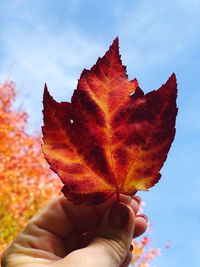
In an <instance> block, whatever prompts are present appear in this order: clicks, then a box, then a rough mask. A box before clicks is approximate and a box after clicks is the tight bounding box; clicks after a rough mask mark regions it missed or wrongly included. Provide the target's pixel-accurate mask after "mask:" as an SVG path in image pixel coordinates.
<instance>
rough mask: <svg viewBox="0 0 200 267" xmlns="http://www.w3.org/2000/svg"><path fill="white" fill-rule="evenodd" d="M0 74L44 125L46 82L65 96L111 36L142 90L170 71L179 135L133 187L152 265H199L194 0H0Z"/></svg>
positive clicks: (199, 110)
mask: <svg viewBox="0 0 200 267" xmlns="http://www.w3.org/2000/svg"><path fill="white" fill-rule="evenodd" d="M0 4H1V7H0V25H1V26H0V59H1V60H0V82H3V81H4V80H5V79H8V78H9V79H11V80H13V81H15V83H16V85H17V88H18V95H19V97H18V102H17V107H18V108H21V107H23V108H24V109H26V110H27V111H28V112H29V115H30V119H29V127H30V129H31V131H32V130H33V129H34V128H37V129H38V128H39V127H40V126H41V124H42V121H41V118H42V115H41V109H42V106H41V102H42V93H43V86H44V83H45V82H47V84H48V87H49V90H50V92H51V94H52V95H53V96H54V97H55V99H57V100H59V101H60V100H70V97H71V95H72V92H73V90H74V89H75V87H76V83H77V79H78V78H79V75H80V73H81V71H82V69H83V68H84V67H86V68H90V67H91V66H92V65H93V64H94V63H95V62H96V59H97V57H99V56H102V55H103V54H104V52H105V51H106V50H107V48H108V47H109V45H110V44H111V43H112V41H113V39H114V38H115V37H116V36H119V39H120V51H121V54H122V60H123V63H124V64H125V65H127V70H128V74H129V78H130V79H132V78H134V77H137V78H138V80H139V82H140V85H141V87H142V88H143V90H144V91H145V92H148V91H150V90H153V89H157V88H158V87H160V85H161V84H162V83H164V82H165V81H166V80H167V78H168V77H169V76H170V74H171V73H172V72H175V73H176V75H177V79H178V88H179V95H178V106H179V113H178V119H177V134H176V138H175V141H174V143H173V146H172V148H171V150H170V153H169V156H168V159H167V162H166V164H165V166H164V168H163V169H162V171H161V172H162V175H163V176H162V179H161V181H160V183H159V184H157V185H156V186H155V187H154V188H152V189H151V190H150V191H149V192H147V193H140V195H141V196H142V197H143V199H144V201H145V202H146V208H145V210H146V213H147V215H148V216H149V218H150V221H151V222H152V223H153V226H152V229H151V231H152V232H153V234H152V245H154V246H159V247H161V248H163V247H164V245H165V242H166V241H168V240H169V241H170V242H171V249H169V250H165V249H164V248H163V250H162V256H161V257H159V258H158V259H157V260H156V261H155V264H156V266H157V267H169V266H170V267H177V266H181V267H186V266H187V267H188V266H192V267H196V266H200V257H199V241H200V174H199V166H200V156H199V151H200V141H199V138H200V123H199V118H200V93H199V91H200V86H199V77H200V49H199V44H200V16H199V14H200V1H199V0H190V1H188V0H177V1H173V0H168V1H163V0H151V1H148V0H146V1H144V0H140V1H139V0H135V1H134V0H132V1H131V0H125V1H121V0H113V1H111V0H107V1H105V0H101V1H94V0H93V1H92V0H85V1H84V0H68V1H61V0H60V1H51V0H46V1H39V0H34V1H33V0H32V1H31V0H13V1H9V0H5V1H4V0H1V1H0Z"/></svg>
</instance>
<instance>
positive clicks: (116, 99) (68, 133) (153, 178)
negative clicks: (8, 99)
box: [42, 38, 177, 204]
mask: <svg viewBox="0 0 200 267" xmlns="http://www.w3.org/2000/svg"><path fill="white" fill-rule="evenodd" d="M176 97H177V84H176V77H175V74H172V76H171V77H170V78H169V80H168V81H167V82H166V83H165V84H164V85H162V86H161V88H160V89H158V90H156V91H152V92H150V93H147V94H144V93H143V91H142V90H141V89H140V88H139V86H138V82H137V80H136V79H134V80H131V81H129V80H128V76H127V74H126V67H125V66H123V65H122V62H121V57H120V54H119V45H118V38H116V39H115V40H114V42H113V44H112V45H111V46H110V48H109V50H108V51H107V52H106V54H105V55H104V56H103V57H102V58H99V59H98V60H97V62H96V64H95V65H94V66H93V67H92V68H91V69H90V70H86V69H84V70H83V72H82V74H81V77H80V79H79V81H78V85H77V89H76V90H75V91H74V94H73V96H72V99H71V103H69V102H61V103H58V102H56V101H55V100H54V99H53V98H52V97H51V96H50V94H49V92H48V89H47V86H46V85H45V90H44V101H43V102H44V110H43V114H44V126H43V127H42V128H43V141H44V144H43V152H44V154H45V157H46V160H47V161H48V163H49V164H50V166H51V169H52V170H53V171H54V172H56V173H57V174H58V176H59V177H60V178H61V180H62V182H63V184H64V186H63V188H62V192H63V194H64V195H65V196H66V197H67V198H68V199H69V200H71V201H73V202H74V203H85V204H97V203H101V202H103V201H105V200H106V199H107V198H109V197H110V196H111V195H113V194H117V196H119V193H122V194H126V195H133V194H134V193H135V192H136V191H138V190H147V189H148V188H150V187H152V186H153V185H154V184H155V183H157V182H158V180H159V179H160V176H161V174H160V173H159V171H160V169H161V168H162V166H163V164H164V161H165V160H166V158H167V153H168V151H169V148H170V146H171V143H172V141H173V139H174V135H175V118H176V114H177V107H176Z"/></svg>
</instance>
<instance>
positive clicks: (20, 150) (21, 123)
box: [0, 81, 159, 267]
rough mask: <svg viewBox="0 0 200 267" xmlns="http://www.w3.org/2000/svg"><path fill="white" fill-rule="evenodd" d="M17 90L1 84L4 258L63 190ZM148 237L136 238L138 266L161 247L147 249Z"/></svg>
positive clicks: (0, 238)
mask: <svg viewBox="0 0 200 267" xmlns="http://www.w3.org/2000/svg"><path fill="white" fill-rule="evenodd" d="M15 99H16V89H15V85H14V83H12V82H10V81H7V82H5V83H4V84H1V85H0V258H1V254H2V252H3V251H4V249H5V248H6V246H7V245H8V244H9V243H10V242H11V241H12V240H13V239H14V238H15V236H16V235H17V234H18V233H19V232H20V231H21V230H22V229H23V228H24V226H25V225H26V223H27V222H28V220H29V219H30V218H31V217H32V216H33V215H34V214H35V213H36V212H37V210H38V209H40V208H41V207H42V206H43V205H44V203H45V202H46V201H47V200H48V199H49V198H51V197H52V196H54V195H57V194H58V192H60V189H61V186H62V185H61V182H60V180H59V179H57V177H56V175H54V174H53V173H52V172H51V171H50V169H49V167H48V166H47V163H46V161H45V159H44V157H43V154H42V151H41V136H40V134H37V133H35V134H28V133H27V131H26V130H27V129H26V127H27V118H28V115H27V113H26V112H24V111H17V110H15V109H14V103H15ZM148 240H149V239H148V237H143V239H141V241H136V240H134V241H133V245H134V250H133V259H132V266H134V267H149V266H150V265H149V261H151V260H152V259H153V258H154V257H155V256H156V255H158V254H159V249H154V248H150V249H149V250H147V251H146V246H147V243H148Z"/></svg>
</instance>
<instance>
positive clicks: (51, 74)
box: [0, 18, 102, 126]
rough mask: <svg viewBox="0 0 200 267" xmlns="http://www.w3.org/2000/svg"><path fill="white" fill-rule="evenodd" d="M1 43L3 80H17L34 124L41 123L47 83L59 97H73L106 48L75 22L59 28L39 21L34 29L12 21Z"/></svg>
mask: <svg viewBox="0 0 200 267" xmlns="http://www.w3.org/2000/svg"><path fill="white" fill-rule="evenodd" d="M29 19H30V18H29ZM11 30H12V34H10V32H11ZM1 42H2V44H3V49H4V54H3V58H2V59H3V60H2V61H1V69H2V70H3V71H1V72H0V77H1V81H3V80H4V79H7V78H8V77H9V78H10V79H11V80H13V81H15V82H16V84H17V88H18V92H19V96H20V97H19V98H18V101H19V105H21V103H22V102H23V103H24V108H25V109H26V110H28V112H29V114H31V120H30V124H31V125H33V126H39V125H40V124H41V108H42V107H41V102H42V93H43V87H44V83H45V82H47V85H48V87H49V89H50V91H51V93H52V94H53V96H54V97H55V99H57V100H59V101H60V100H61V99H62V100H70V97H71V95H72V92H73V90H74V89H75V87H76V83H77V79H78V78H79V75H80V73H81V71H82V69H83V68H84V67H90V66H91V65H92V64H93V63H94V60H96V54H97V53H99V51H101V50H102V47H101V46H100V44H98V43H97V42H95V41H94V40H92V39H91V38H89V37H86V36H83V34H81V32H79V30H78V29H77V28H75V27H74V26H73V25H68V26H67V27H65V28H62V29H57V30H55V29H51V28H50V27H48V26H47V25H44V24H41V23H38V24H37V25H35V26H34V29H33V30H31V29H30V28H29V27H27V26H26V25H21V24H16V25H15V26H13V24H10V25H9V24H8V25H7V26H6V28H5V29H4V31H3V32H2V34H1Z"/></svg>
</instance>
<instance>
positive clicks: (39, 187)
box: [0, 82, 61, 252]
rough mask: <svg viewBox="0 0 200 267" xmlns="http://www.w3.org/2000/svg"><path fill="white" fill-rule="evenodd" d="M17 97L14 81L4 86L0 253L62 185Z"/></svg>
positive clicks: (0, 102)
mask: <svg viewBox="0 0 200 267" xmlns="http://www.w3.org/2000/svg"><path fill="white" fill-rule="evenodd" d="M15 97H16V91H15V85H14V84H13V83H12V82H5V83H4V84H2V85H0V188H1V189H0V222H1V223H0V252H2V251H3V250H4V248H5V246H6V245H7V244H8V243H9V242H10V241H12V240H13V238H14V237H15V236H16V234H17V233H18V232H19V231H20V230H21V229H22V228H23V227H24V225H25V224H26V222H27V221H28V220H29V219H30V218H31V217H32V216H33V215H34V214H35V212H36V211H37V210H38V209H39V208H40V207H41V206H42V205H43V204H44V202H46V201H47V200H48V199H49V198H50V197H52V196H53V195H55V192H59V191H60V190H59V189H60V187H61V183H60V181H59V179H57V178H56V179H55V175H54V174H53V173H52V172H51V171H50V169H49V167H47V164H46V161H45V160H44V158H43V155H42V152H41V138H40V135H39V134H34V135H30V134H28V133H27V132H26V127H27V117H28V116H27V113H26V112H23V111H15V110H14V108H13V105H14V101H15ZM56 187H58V188H59V189H58V190H56V189H55V188H56Z"/></svg>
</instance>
